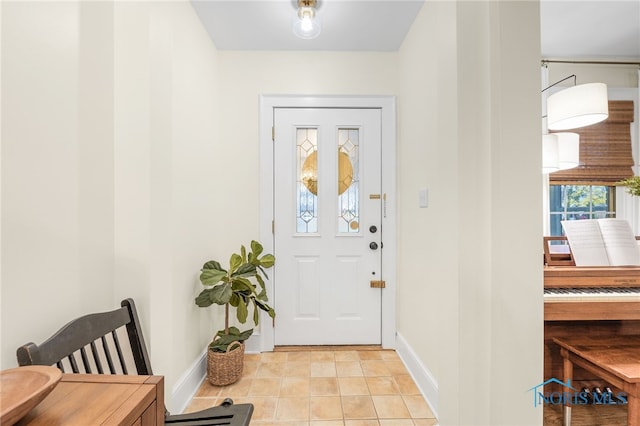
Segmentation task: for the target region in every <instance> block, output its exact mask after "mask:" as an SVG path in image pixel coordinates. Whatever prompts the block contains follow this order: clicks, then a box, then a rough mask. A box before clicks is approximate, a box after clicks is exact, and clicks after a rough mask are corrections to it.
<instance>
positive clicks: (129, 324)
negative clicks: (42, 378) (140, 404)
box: [17, 299, 253, 426]
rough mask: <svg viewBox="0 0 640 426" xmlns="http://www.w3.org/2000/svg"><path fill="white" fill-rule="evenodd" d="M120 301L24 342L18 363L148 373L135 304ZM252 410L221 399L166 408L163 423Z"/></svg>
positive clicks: (245, 418)
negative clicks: (181, 409) (188, 409)
mask: <svg viewBox="0 0 640 426" xmlns="http://www.w3.org/2000/svg"><path fill="white" fill-rule="evenodd" d="M120 305H121V306H122V307H121V308H120V309H116V310H114V311H110V312H102V313H96V314H89V315H85V316H83V317H80V318H77V319H75V320H73V321H71V322H70V323H68V324H67V325H65V326H64V327H62V328H61V329H60V330H58V331H57V332H56V333H55V334H54V335H53V336H51V337H50V338H49V339H47V340H46V341H45V342H43V343H42V344H40V345H36V344H34V343H27V344H26V345H23V346H21V347H19V348H18V351H17V356H18V364H19V365H20V366H23V365H54V364H55V365H57V366H58V368H60V370H62V371H63V372H72V373H86V374H139V375H152V374H153V372H152V370H151V362H150V360H149V355H148V353H147V349H146V345H145V342H144V337H143V335H142V327H141V326H140V320H139V319H138V313H137V311H136V305H135V303H134V302H133V300H132V299H125V300H123V301H122V303H121V304H120ZM125 329H126V337H124V336H123V335H124V330H125ZM121 342H125V344H124V345H123V344H121ZM126 342H128V345H127V344H126ZM78 358H79V359H78ZM68 370H70V371H68ZM252 414H253V404H235V405H234V404H233V401H232V400H231V399H226V400H225V401H224V402H223V403H222V405H220V406H217V407H211V408H208V409H206V410H202V411H199V412H196V413H188V414H179V415H169V413H168V412H166V416H165V423H167V424H175V425H185V426H186V425H248V424H249V421H250V420H251V415H252Z"/></svg>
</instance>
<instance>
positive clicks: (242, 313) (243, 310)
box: [236, 298, 249, 324]
mask: <svg viewBox="0 0 640 426" xmlns="http://www.w3.org/2000/svg"><path fill="white" fill-rule="evenodd" d="M236 314H237V317H238V321H240V322H241V323H242V324H244V323H245V322H247V315H249V311H248V309H247V304H246V303H245V301H244V300H243V299H242V298H240V301H239V303H238V309H237V311H236Z"/></svg>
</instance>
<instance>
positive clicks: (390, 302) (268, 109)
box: [247, 95, 397, 352]
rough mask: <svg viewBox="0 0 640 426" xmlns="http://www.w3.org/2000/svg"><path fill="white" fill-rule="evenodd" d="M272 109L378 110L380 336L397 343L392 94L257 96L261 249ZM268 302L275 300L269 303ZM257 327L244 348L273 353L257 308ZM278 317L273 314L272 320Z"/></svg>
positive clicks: (386, 343)
mask: <svg viewBox="0 0 640 426" xmlns="http://www.w3.org/2000/svg"><path fill="white" fill-rule="evenodd" d="M274 108H358V109H366V108H375V109H380V110H381V118H382V119H381V123H382V128H381V129H380V130H381V138H382V170H381V175H382V192H383V194H386V215H385V214H383V217H382V229H383V232H384V237H383V243H384V249H383V251H382V274H383V278H382V279H384V280H385V281H386V288H385V289H383V290H382V302H381V303H382V306H381V309H382V315H381V318H382V319H381V321H382V324H381V339H382V347H383V348H385V349H395V347H396V263H397V261H396V257H397V243H396V235H397V230H396V223H397V220H396V99H395V96H315V95H309V96H307V95H261V96H260V127H259V131H260V135H259V140H260V175H259V176H260V185H259V191H260V192H259V200H260V232H259V234H260V241H261V242H262V244H263V246H264V247H265V249H267V250H268V249H269V248H270V249H271V251H273V245H274V235H273V233H272V220H273V217H274V201H273V176H274V175H273V141H272V139H271V131H272V128H273V125H274V123H273V117H274ZM266 286H267V294H268V295H269V297H270V298H273V295H274V294H275V293H274V289H273V280H271V279H269V280H266ZM271 302H273V303H272V306H273V304H274V303H275V301H273V300H272V301H271ZM260 315H261V317H260V320H261V321H260V326H259V329H256V330H255V331H254V335H253V336H252V337H251V339H249V340H248V342H247V351H248V352H264V351H272V350H273V348H274V341H275V333H274V327H273V325H272V321H271V319H270V318H269V316H268V315H267V314H266V313H265V312H260ZM277 319H278V316H277V312H276V321H277Z"/></svg>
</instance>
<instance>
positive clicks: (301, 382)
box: [186, 350, 436, 426]
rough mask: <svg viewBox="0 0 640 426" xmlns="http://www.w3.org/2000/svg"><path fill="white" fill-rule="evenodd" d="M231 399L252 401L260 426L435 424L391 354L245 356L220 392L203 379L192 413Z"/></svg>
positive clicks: (342, 352)
mask: <svg viewBox="0 0 640 426" xmlns="http://www.w3.org/2000/svg"><path fill="white" fill-rule="evenodd" d="M228 397H229V398H232V399H233V400H234V402H236V403H238V404H241V403H248V402H250V403H253V404H254V413H253V417H252V420H251V424H252V425H256V426H266V425H284V426H299V425H300V426H302V425H304V426H338V425H341V426H374V425H375V426H405V425H412V426H432V425H435V424H436V419H435V418H434V416H433V414H432V413H431V410H430V409H429V406H428V405H427V404H426V403H425V401H424V399H423V398H422V396H421V395H420V392H419V390H418V388H417V387H416V385H415V384H414V382H413V380H412V379H411V376H409V373H408V372H407V370H406V369H405V367H404V364H403V363H402V361H400V359H399V358H398V356H397V354H396V353H395V351H389V350H362V351H358V350H336V351H332V350H313V351H295V352H266V353H262V354H247V355H245V364H244V372H243V376H242V378H241V379H240V380H239V381H238V382H236V383H234V384H232V385H229V386H225V387H217V386H212V385H211V384H209V382H208V381H206V380H205V382H204V383H203V384H202V386H201V387H200V389H199V390H198V393H197V394H196V396H195V397H194V398H193V400H192V401H191V404H190V405H189V407H188V408H187V410H186V412H190V411H196V410H201V409H204V408H207V407H210V406H212V405H219V404H220V403H222V401H223V400H224V398H228Z"/></svg>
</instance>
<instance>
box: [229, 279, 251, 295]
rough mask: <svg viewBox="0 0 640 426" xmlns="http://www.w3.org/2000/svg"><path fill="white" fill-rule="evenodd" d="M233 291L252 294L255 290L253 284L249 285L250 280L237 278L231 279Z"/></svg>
mask: <svg viewBox="0 0 640 426" xmlns="http://www.w3.org/2000/svg"><path fill="white" fill-rule="evenodd" d="M232 288H233V291H238V292H247V294H252V293H254V292H255V289H254V287H253V285H251V281H249V280H247V279H246V278H237V279H234V280H233V287H232Z"/></svg>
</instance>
